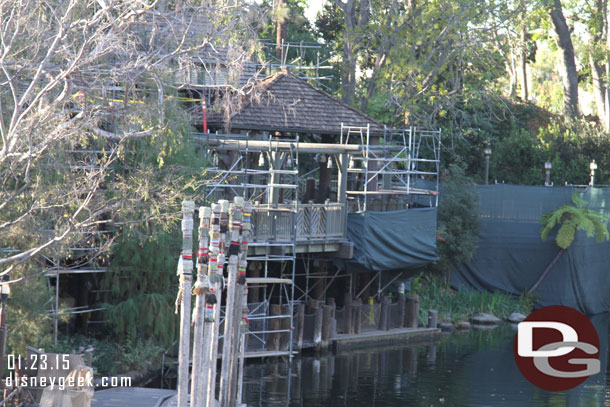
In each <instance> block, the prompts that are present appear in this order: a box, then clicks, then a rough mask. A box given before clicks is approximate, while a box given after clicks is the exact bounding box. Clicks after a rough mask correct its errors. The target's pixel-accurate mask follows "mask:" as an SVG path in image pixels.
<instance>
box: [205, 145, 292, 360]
mask: <svg viewBox="0 0 610 407" xmlns="http://www.w3.org/2000/svg"><path fill="white" fill-rule="evenodd" d="M214 136H216V137H220V138H221V139H225V140H228V139H230V140H242V141H243V142H244V148H242V149H239V150H237V151H236V155H233V156H230V160H231V161H232V162H231V163H230V165H229V168H228V169H223V168H221V165H222V163H223V161H224V160H223V157H221V154H222V152H221V151H219V150H212V155H213V163H214V166H213V167H211V168H208V169H207V171H208V172H210V173H212V174H214V178H213V181H212V182H211V183H209V184H208V185H207V193H206V196H205V199H206V200H208V199H211V198H212V197H215V195H218V194H223V195H225V196H228V195H233V196H242V197H243V198H244V199H245V200H246V201H253V202H255V205H254V207H253V210H252V217H251V219H252V227H253V230H254V231H255V233H253V236H252V237H253V239H252V241H251V242H250V243H249V247H251V248H253V250H251V252H250V253H249V254H248V256H247V258H246V259H247V261H248V263H250V262H253V261H255V262H260V264H261V265H262V273H261V274H262V275H261V276H259V277H250V278H248V279H247V281H248V286H249V289H250V290H260V291H262V293H263V298H262V301H259V302H255V303H249V304H248V316H247V318H248V320H249V321H250V325H249V327H248V329H247V331H246V335H247V343H248V348H247V351H248V354H247V355H246V357H255V356H259V357H265V356H288V357H289V358H290V359H291V358H292V356H293V330H294V320H293V316H294V301H292V299H293V298H294V289H295V287H294V279H295V270H296V256H297V215H298V213H299V211H300V208H299V206H300V204H299V193H298V185H299V169H298V163H299V138H298V137H296V138H282V139H274V138H272V137H268V140H266V143H264V144H266V148H265V149H264V151H263V149H260V148H258V149H256V150H254V151H252V150H251V149H250V148H249V141H248V137H247V135H246V136H245V137H244V136H243V135H214ZM200 140H201V139H200ZM208 141H209V140H208ZM280 141H281V142H282V143H288V145H289V147H288V148H287V149H286V148H279V145H280V144H279V142H280ZM255 161H256V162H257V164H255ZM251 167H256V168H251ZM261 202H265V203H261ZM278 232H279V233H278ZM271 264H277V265H278V268H279V270H280V273H279V277H278V276H276V277H273V276H271V274H270V266H271ZM260 291H259V292H260ZM272 298H275V299H276V301H277V303H278V304H277V305H279V307H280V309H285V308H282V307H287V308H288V309H287V311H288V312H287V313H284V311H282V312H281V313H280V315H277V313H274V312H272V309H271V308H272V307H271V300H272ZM285 320H288V321H289V324H288V326H286V324H283V325H284V326H281V325H282V324H281V322H282V321H285ZM278 322H280V326H279V327H278V326H277V325H278ZM280 338H286V339H283V340H281V339H280Z"/></svg>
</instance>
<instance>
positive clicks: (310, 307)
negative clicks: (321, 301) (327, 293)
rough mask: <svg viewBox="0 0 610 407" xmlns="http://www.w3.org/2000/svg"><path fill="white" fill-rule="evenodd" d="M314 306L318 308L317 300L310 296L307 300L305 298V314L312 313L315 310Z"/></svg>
mask: <svg viewBox="0 0 610 407" xmlns="http://www.w3.org/2000/svg"><path fill="white" fill-rule="evenodd" d="M316 308H318V301H316V300H314V299H312V298H310V299H309V300H307V308H306V309H305V312H306V313H307V314H313V313H315V312H316Z"/></svg>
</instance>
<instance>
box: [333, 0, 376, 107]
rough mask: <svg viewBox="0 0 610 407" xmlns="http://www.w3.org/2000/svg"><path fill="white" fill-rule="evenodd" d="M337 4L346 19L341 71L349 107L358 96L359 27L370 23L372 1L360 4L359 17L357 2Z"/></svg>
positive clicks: (345, 97) (349, 1) (363, 0)
mask: <svg viewBox="0 0 610 407" xmlns="http://www.w3.org/2000/svg"><path fill="white" fill-rule="evenodd" d="M335 4H336V5H337V6H339V7H340V8H341V10H343V15H344V18H345V20H344V21H345V38H344V42H343V69H342V70H341V91H342V92H343V97H342V100H343V102H345V103H347V104H348V105H353V104H354V102H355V101H354V97H355V95H356V52H357V48H358V46H357V41H358V39H357V38H356V32H355V31H356V30H355V28H357V27H364V26H365V25H366V24H368V22H369V18H370V12H371V2H370V0H361V1H360V2H359V4H360V7H359V15H358V16H357V11H356V10H357V8H356V0H346V1H344V0H335ZM356 17H358V18H356Z"/></svg>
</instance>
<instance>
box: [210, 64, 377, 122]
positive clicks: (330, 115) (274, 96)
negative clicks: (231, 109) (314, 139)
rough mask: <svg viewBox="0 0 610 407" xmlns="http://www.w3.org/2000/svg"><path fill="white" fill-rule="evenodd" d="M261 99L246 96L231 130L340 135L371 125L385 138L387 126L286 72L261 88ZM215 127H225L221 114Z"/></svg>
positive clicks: (213, 119) (266, 80)
mask: <svg viewBox="0 0 610 407" xmlns="http://www.w3.org/2000/svg"><path fill="white" fill-rule="evenodd" d="M255 93H256V94H257V95H259V96H258V97H253V96H246V97H244V100H242V107H241V109H240V110H239V111H238V112H236V113H233V114H232V115H230V117H231V119H230V123H229V126H228V127H230V128H231V129H240V130H265V131H291V132H302V133H316V134H340V132H341V123H343V124H344V125H346V126H366V125H367V124H369V125H370V131H371V134H383V124H381V123H379V122H377V121H376V120H374V119H372V118H370V117H369V116H367V115H366V114H364V113H362V112H360V111H359V110H357V109H355V108H353V107H351V106H349V105H347V104H345V103H343V102H341V101H339V100H337V99H336V98H334V97H333V96H331V95H329V94H328V93H326V92H323V91H322V90H320V89H317V88H316V87H314V86H312V85H310V84H309V83H307V82H306V81H305V80H303V79H300V78H298V77H296V76H294V75H292V74H290V73H288V72H286V71H281V72H278V73H276V74H273V75H271V76H268V77H267V78H264V79H262V80H261V81H259V83H258V84H257V89H256V90H255ZM208 121H209V123H210V124H211V125H218V126H224V125H225V123H224V120H223V118H222V115H220V114H211V115H210V117H209V119H208Z"/></svg>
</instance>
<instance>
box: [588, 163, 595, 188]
mask: <svg viewBox="0 0 610 407" xmlns="http://www.w3.org/2000/svg"><path fill="white" fill-rule="evenodd" d="M589 169H590V170H591V180H590V181H589V185H591V186H593V185H595V170H596V169H597V163H596V162H595V160H593V161H591V163H590V164H589Z"/></svg>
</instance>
